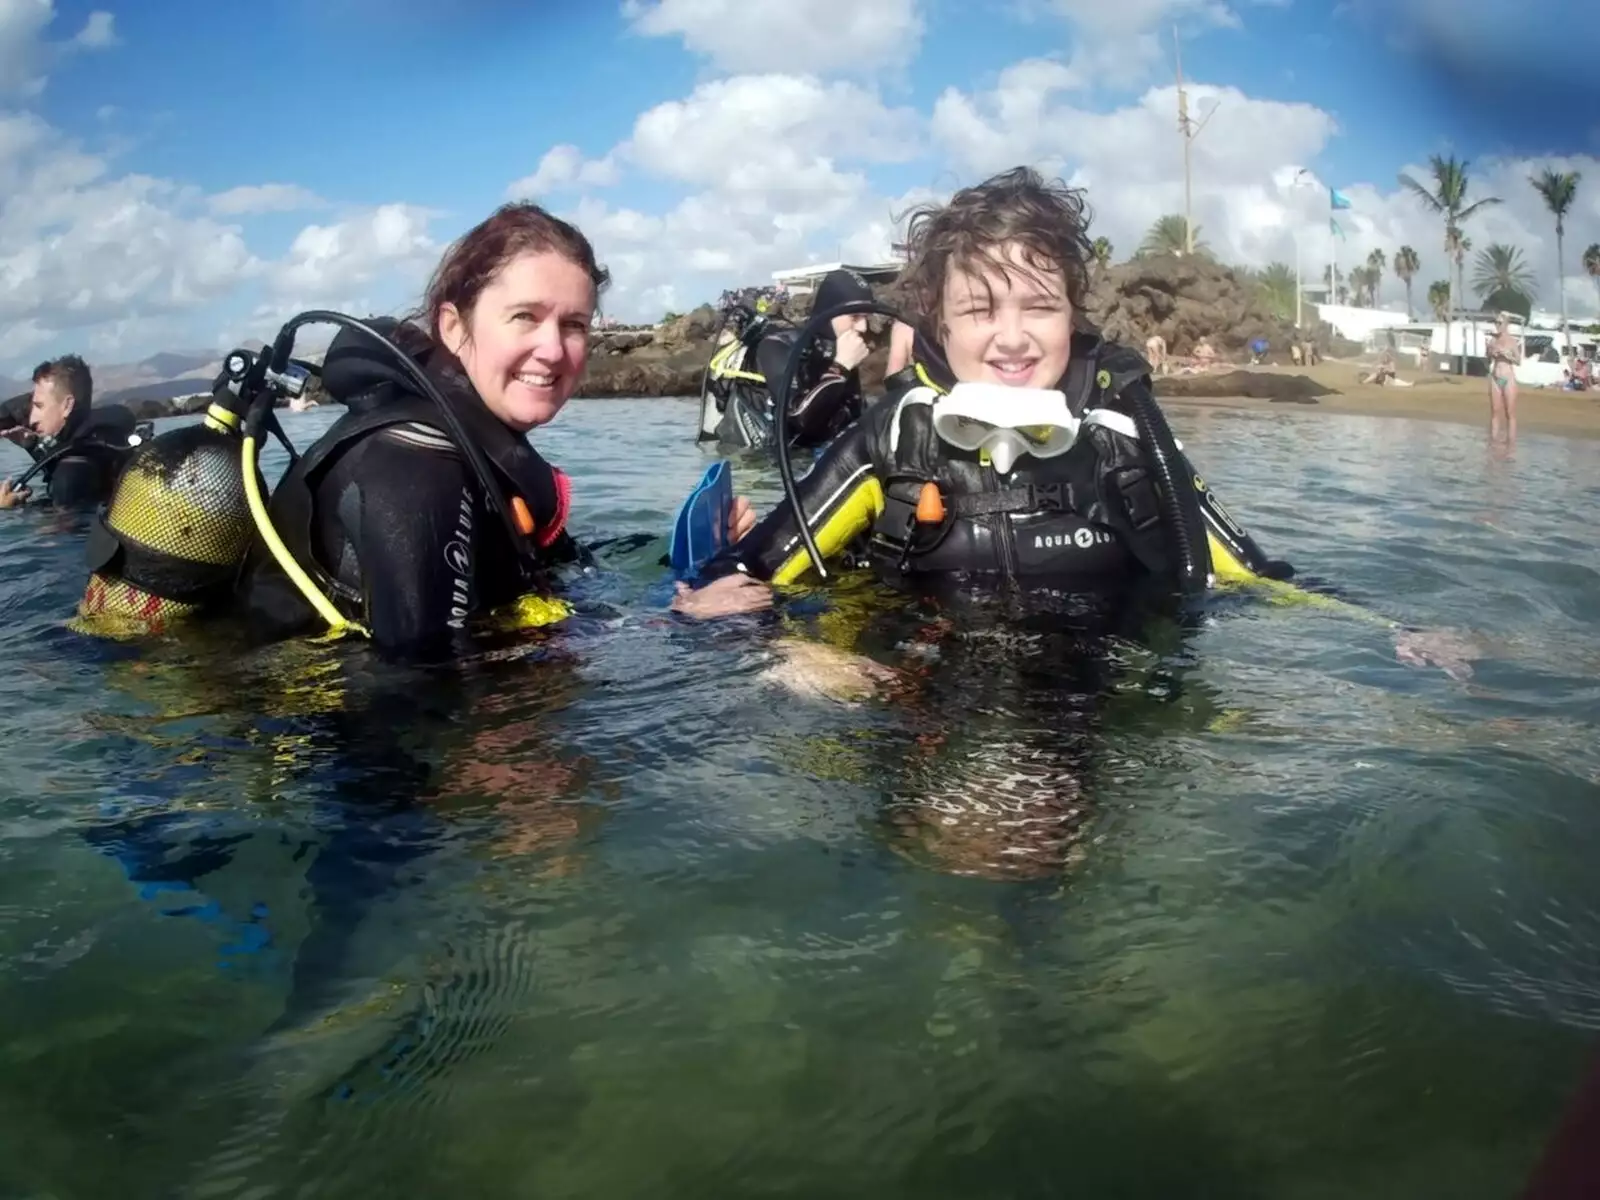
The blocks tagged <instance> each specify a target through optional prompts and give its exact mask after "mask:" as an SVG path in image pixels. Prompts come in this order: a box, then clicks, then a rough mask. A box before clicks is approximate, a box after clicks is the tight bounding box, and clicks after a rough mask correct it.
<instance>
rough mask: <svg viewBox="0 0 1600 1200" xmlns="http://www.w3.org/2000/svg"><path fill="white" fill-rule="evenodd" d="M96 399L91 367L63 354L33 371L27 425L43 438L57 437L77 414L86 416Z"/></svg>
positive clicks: (78, 359) (75, 357)
mask: <svg viewBox="0 0 1600 1200" xmlns="http://www.w3.org/2000/svg"><path fill="white" fill-rule="evenodd" d="M93 397H94V380H93V377H92V376H91V375H90V374H89V364H88V363H86V362H84V361H83V359H81V358H79V357H78V356H77V355H76V354H64V355H62V356H61V357H60V358H57V359H52V360H51V361H50V362H43V363H40V364H39V365H38V366H37V367H35V368H34V369H33V407H32V408H31V409H30V410H29V412H28V424H29V425H30V426H31V427H32V428H33V431H34V432H35V433H37V434H38V435H39V436H41V437H57V436H59V435H60V433H61V431H62V430H63V429H65V428H66V427H67V422H68V421H70V420H71V419H72V414H73V413H74V412H87V411H88V410H89V404H90V402H91V400H92V399H93Z"/></svg>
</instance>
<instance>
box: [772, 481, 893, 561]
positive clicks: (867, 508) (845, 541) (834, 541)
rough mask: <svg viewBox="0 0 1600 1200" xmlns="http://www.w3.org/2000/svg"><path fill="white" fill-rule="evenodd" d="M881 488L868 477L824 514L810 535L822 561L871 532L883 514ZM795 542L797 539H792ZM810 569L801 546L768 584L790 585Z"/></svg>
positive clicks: (804, 550)
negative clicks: (814, 540)
mask: <svg viewBox="0 0 1600 1200" xmlns="http://www.w3.org/2000/svg"><path fill="white" fill-rule="evenodd" d="M883 507H884V501H883V484H881V483H879V482H878V479H877V476H875V475H868V476H867V477H866V478H865V479H863V480H862V481H861V482H860V483H858V484H857V485H856V486H855V487H854V488H853V489H852V490H851V491H850V492H848V493H846V495H845V496H844V498H843V499H842V500H841V501H839V503H838V505H837V506H836V507H835V508H834V509H833V511H831V512H830V513H828V515H827V516H826V518H824V519H823V521H822V523H821V524H820V525H819V526H817V528H816V529H814V530H813V531H812V536H813V537H814V538H815V539H816V543H817V549H818V550H820V551H822V557H823V558H825V559H826V558H832V557H833V556H834V555H836V554H838V553H839V552H840V551H841V550H843V549H844V548H845V547H846V546H848V545H849V544H850V543H851V542H852V541H854V540H855V539H856V538H857V537H859V536H860V535H861V534H863V533H865V532H866V531H867V530H868V529H870V528H872V523H873V522H874V521H876V520H877V519H878V516H879V514H881V513H882V512H883ZM796 540H797V541H798V539H796ZM810 569H811V556H810V555H809V554H807V553H806V549H805V545H804V544H803V543H802V544H801V546H800V549H799V550H798V551H797V552H796V553H794V554H791V555H790V556H789V557H788V559H787V560H785V562H784V564H783V565H782V566H781V567H779V568H778V569H777V570H776V571H774V572H773V573H772V582H773V583H777V584H784V583H793V582H794V581H795V580H797V579H799V578H800V577H801V576H802V575H804V574H805V573H806V572H807V571H808V570H810Z"/></svg>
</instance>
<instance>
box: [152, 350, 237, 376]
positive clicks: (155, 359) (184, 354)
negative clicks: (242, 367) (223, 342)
mask: <svg viewBox="0 0 1600 1200" xmlns="http://www.w3.org/2000/svg"><path fill="white" fill-rule="evenodd" d="M217 358H218V355H217V353H216V352H215V351H214V350H163V351H161V352H160V353H159V354H152V355H151V356H150V357H149V358H146V359H143V360H142V361H140V362H139V363H138V364H137V365H138V367H139V369H140V370H143V371H148V372H149V373H150V374H151V375H154V376H157V377H159V378H161V379H175V378H177V377H178V376H179V375H187V374H188V373H189V372H190V371H196V370H199V369H200V368H201V367H204V366H206V365H208V364H210V363H214V362H216V361H217Z"/></svg>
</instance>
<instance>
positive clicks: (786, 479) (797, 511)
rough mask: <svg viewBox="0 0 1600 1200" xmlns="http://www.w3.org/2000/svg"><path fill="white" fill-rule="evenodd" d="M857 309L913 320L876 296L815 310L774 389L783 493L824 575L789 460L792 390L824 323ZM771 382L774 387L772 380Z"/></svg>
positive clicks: (813, 562) (894, 318) (809, 551)
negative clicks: (778, 384)
mask: <svg viewBox="0 0 1600 1200" xmlns="http://www.w3.org/2000/svg"><path fill="white" fill-rule="evenodd" d="M857 313H863V314H874V313H875V314H877V315H878V316H883V317H889V318H890V319H892V320H895V321H900V322H902V323H904V324H907V325H909V324H911V322H909V321H907V320H906V319H905V317H903V316H901V315H900V313H899V312H897V311H896V310H895V309H893V308H891V307H890V306H889V305H887V304H880V303H879V302H878V301H876V300H847V301H846V302H845V303H843V304H836V305H834V306H833V307H832V308H824V309H818V310H817V311H815V312H813V313H812V314H811V319H810V320H808V321H807V322H806V323H805V324H804V325H802V326H801V327H800V334H799V336H798V337H796V338H795V340H794V347H793V348H792V349H791V350H790V351H789V361H788V362H787V363H785V364H784V368H783V378H782V379H781V380H780V381H779V383H780V386H779V387H778V388H777V389H776V390H772V402H773V404H774V406H775V407H776V412H775V414H774V417H775V419H774V423H773V424H774V433H775V436H776V437H777V442H778V445H777V451H778V476H779V478H781V479H782V480H783V494H784V497H785V498H786V499H787V500H788V501H789V509H790V511H791V512H793V513H794V519H795V524H797V525H798V526H799V527H800V540H801V541H802V542H803V543H805V548H806V553H807V554H808V555H810V556H811V565H812V566H814V567H815V568H816V569H817V574H818V575H819V576H821V577H822V578H823V579H826V578H827V577H828V569H827V567H825V566H824V565H823V562H822V551H820V550H818V549H817V543H816V539H815V538H813V537H812V536H811V525H810V523H809V522H808V521H807V520H806V509H805V505H804V504H802V503H801V501H800V491H799V489H798V488H796V487H795V485H794V466H793V464H792V463H791V462H790V461H789V393H790V392H791V391H792V390H793V389H794V382H795V380H796V379H797V378H799V375H800V366H801V364H802V363H803V362H805V357H806V353H807V351H808V350H809V349H810V346H811V343H812V342H813V341H815V340H816V336H817V334H818V333H820V332H821V330H822V327H823V326H824V325H826V324H827V323H828V322H829V321H831V320H833V319H834V318H835V317H850V316H854V315H855V314H857ZM767 386H768V388H769V390H771V388H772V384H771V381H770V380H769V381H768V383H767Z"/></svg>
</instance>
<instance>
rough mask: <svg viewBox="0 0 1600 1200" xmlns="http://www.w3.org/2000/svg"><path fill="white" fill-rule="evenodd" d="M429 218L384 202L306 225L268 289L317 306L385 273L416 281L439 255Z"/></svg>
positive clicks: (405, 206)
mask: <svg viewBox="0 0 1600 1200" xmlns="http://www.w3.org/2000/svg"><path fill="white" fill-rule="evenodd" d="M432 216H433V214H432V213H430V212H429V211H428V210H427V209H423V208H418V207H416V206H414V205H410V204H383V205H379V206H378V207H376V208H371V209H367V210H364V211H362V212H359V213H356V214H354V215H353V216H350V217H348V218H346V219H345V220H343V221H339V222H337V223H335V224H332V225H307V226H306V227H305V228H304V229H302V230H301V231H300V233H299V234H298V235H297V236H296V237H295V239H294V244H293V245H292V246H290V247H289V253H288V255H287V257H286V258H285V259H284V260H283V261H282V262H281V263H277V264H275V265H274V266H273V268H272V272H271V282H272V286H273V288H274V289H275V290H276V291H277V292H278V293H279V294H280V296H296V297H299V298H301V299H302V300H304V301H305V303H304V307H316V306H319V305H320V304H324V303H332V302H333V299H334V298H335V297H338V296H343V295H346V294H348V293H349V292H350V291H351V290H352V289H355V288H358V287H360V286H361V285H363V284H367V283H371V282H372V281H374V280H375V279H377V278H378V277H379V276H381V275H384V274H386V273H390V272H400V273H409V274H412V275H415V276H419V277H420V275H421V274H422V273H423V272H424V271H425V270H426V269H427V267H428V266H430V265H432V262H433V260H434V259H436V258H437V257H438V254H439V245H438V244H437V243H436V242H435V241H434V240H433V239H432V238H431V237H430V236H429V234H428V223H429V220H430V219H431V217H432Z"/></svg>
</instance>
